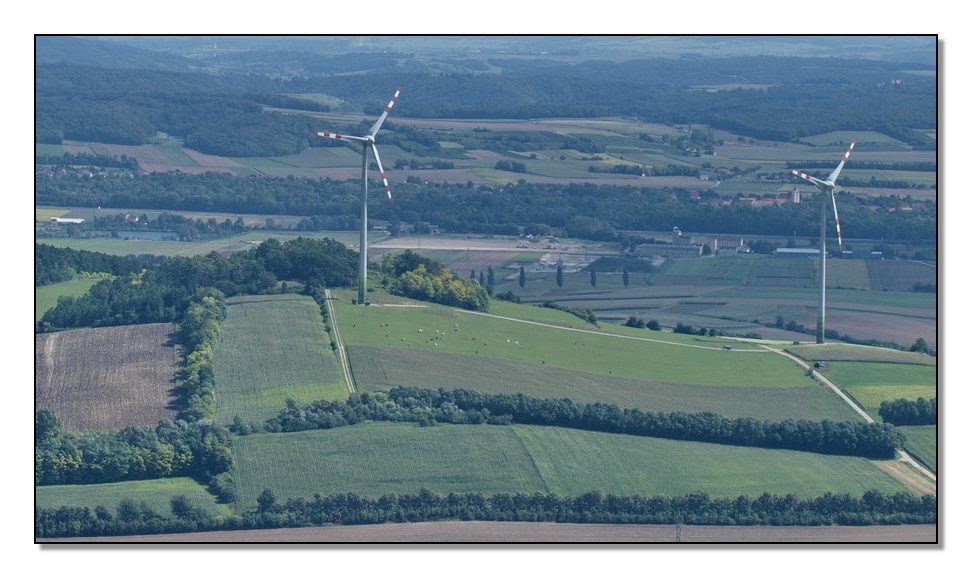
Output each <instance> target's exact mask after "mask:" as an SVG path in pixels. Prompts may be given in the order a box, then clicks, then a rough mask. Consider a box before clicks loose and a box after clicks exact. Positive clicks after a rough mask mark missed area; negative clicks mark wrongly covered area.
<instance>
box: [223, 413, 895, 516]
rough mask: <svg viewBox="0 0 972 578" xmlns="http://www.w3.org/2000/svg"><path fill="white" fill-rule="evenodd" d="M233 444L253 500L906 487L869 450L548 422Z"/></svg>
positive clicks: (279, 437)
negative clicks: (830, 451)
mask: <svg viewBox="0 0 972 578" xmlns="http://www.w3.org/2000/svg"><path fill="white" fill-rule="evenodd" d="M234 453H235V455H236V456H237V468H236V474H235V476H236V480H237V486H238V490H239V496H240V499H239V501H238V502H237V503H236V508H238V509H245V508H252V507H253V506H254V504H255V502H256V498H257V496H258V495H259V494H260V492H262V491H263V490H264V489H265V488H269V489H270V490H272V491H273V493H274V494H275V495H276V496H277V499H278V500H285V499H287V498H289V497H293V496H303V497H306V498H311V497H312V496H313V495H314V494H315V493H320V494H330V493H341V492H356V493H358V494H361V495H367V496H379V495H382V494H386V493H406V492H416V491H418V490H419V489H421V488H428V489H429V490H431V491H433V492H437V493H447V492H451V491H456V492H461V491H478V492H484V493H493V492H517V491H520V492H528V493H532V492H548V491H550V492H555V493H561V494H566V495H577V494H581V493H584V492H587V491H591V490H600V491H602V492H605V493H612V492H613V493H623V494H641V495H657V494H661V495H684V494H686V493H689V492H692V491H695V490H704V491H706V492H708V493H709V494H710V495H713V496H720V497H728V496H738V495H741V494H747V495H752V496H758V495H760V494H762V493H763V492H775V493H779V494H786V493H789V492H793V493H796V494H798V495H801V496H814V495H820V494H823V493H825V492H828V491H830V492H848V493H851V494H856V495H861V494H863V493H864V492H865V491H867V490H868V489H872V488H874V489H879V490H882V491H886V492H896V491H903V490H904V487H903V486H902V485H901V484H900V483H898V482H897V481H895V480H894V479H893V478H892V477H890V476H889V475H888V474H886V473H885V472H884V471H882V470H880V469H879V468H877V467H876V466H874V465H872V462H870V461H868V460H865V459H863V458H854V457H842V456H824V455H820V454H812V453H807V452H795V451H787V450H766V449H759V448H744V447H735V446H726V445H717V444H705V443H698V442H684V441H673V440H663V439H653V438H643V437H636V436H627V435H620V434H607V433H600V432H587V431H581V430H570V429H563V428H556V427H541V426H519V425H517V426H487V425H483V426H463V425H439V426H436V427H426V428H423V427H418V426H415V425H412V424H362V425H357V426H352V427H343V428H337V429H333V430H315V431H306V432H297V433H287V434H259V435H250V436H245V437H239V438H236V439H235V440H234Z"/></svg>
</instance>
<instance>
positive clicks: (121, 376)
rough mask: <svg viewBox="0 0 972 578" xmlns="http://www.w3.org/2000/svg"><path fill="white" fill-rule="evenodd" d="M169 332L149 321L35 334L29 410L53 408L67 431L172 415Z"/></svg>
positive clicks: (167, 326)
mask: <svg viewBox="0 0 972 578" xmlns="http://www.w3.org/2000/svg"><path fill="white" fill-rule="evenodd" d="M175 331H176V327H175V325H173V324H169V323H151V324H146V325H125V326H121V327H101V328H95V329H76V330H72V331H61V332H57V333H43V334H39V335H37V336H35V341H34V379H35V382H34V383H35V390H34V392H35V398H34V399H35V408H36V409H41V408H50V409H53V410H54V411H55V412H56V413H57V415H58V417H59V418H60V420H61V424H62V426H63V428H64V430H65V431H72V432H78V431H86V430H99V431H107V430H115V429H121V428H123V427H125V426H130V425H131V426H152V427H154V426H155V425H157V424H158V422H159V420H160V419H173V418H174V417H175V414H176V412H175V409H174V408H173V405H172V404H173V403H174V401H175V397H174V396H173V395H172V392H171V390H172V388H173V387H175V385H176V384H175V381H174V377H175V372H176V358H177V354H176V348H175V346H174V344H173V342H172V339H173V334H174V332H175Z"/></svg>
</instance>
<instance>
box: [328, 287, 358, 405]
mask: <svg viewBox="0 0 972 578" xmlns="http://www.w3.org/2000/svg"><path fill="white" fill-rule="evenodd" d="M324 303H326V304H327V317H328V319H329V320H330V322H331V331H333V332H334V342H335V343H337V352H338V359H340V360H341V371H343V372H344V381H345V383H347V384H348V392H349V393H355V391H356V390H355V387H354V377H353V376H352V374H351V363H350V362H349V361H348V352H347V350H346V349H344V340H343V339H341V330H340V329H338V322H337V317H336V316H335V314H334V305H332V304H331V290H330V289H325V290H324Z"/></svg>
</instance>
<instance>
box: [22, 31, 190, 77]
mask: <svg viewBox="0 0 972 578" xmlns="http://www.w3.org/2000/svg"><path fill="white" fill-rule="evenodd" d="M34 56H35V63H36V64H38V65H41V64H55V63H58V64H78V65H86V66H101V67H105V68H132V69H140V70H166V71H171V72H186V71H189V70H191V69H192V68H193V64H192V61H190V60H187V59H185V58H183V57H181V56H174V55H171V54H163V53H161V52H154V51H152V50H144V49H142V48H134V47H131V46H124V45H122V44H118V43H115V42H105V41H102V40H94V39H91V38H84V37H77V36H37V37H35V39H34Z"/></svg>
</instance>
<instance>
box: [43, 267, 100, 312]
mask: <svg viewBox="0 0 972 578" xmlns="http://www.w3.org/2000/svg"><path fill="white" fill-rule="evenodd" d="M103 278H104V277H101V276H98V275H78V276H77V277H75V278H74V279H71V280H70V281H62V282H60V283H52V284H50V285H44V286H42V287H36V288H35V289H34V320H35V321H40V318H41V317H43V316H44V313H46V312H47V310H48V309H53V308H54V306H55V305H57V300H58V298H59V297H78V296H81V295H84V294H85V293H87V292H88V290H89V289H91V288H92V287H93V286H94V285H95V284H96V283H98V281H101V280H102V279H103Z"/></svg>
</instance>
